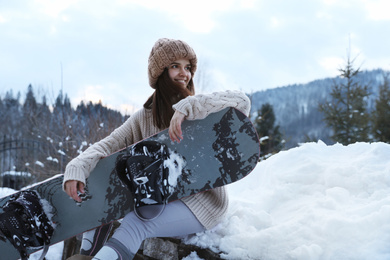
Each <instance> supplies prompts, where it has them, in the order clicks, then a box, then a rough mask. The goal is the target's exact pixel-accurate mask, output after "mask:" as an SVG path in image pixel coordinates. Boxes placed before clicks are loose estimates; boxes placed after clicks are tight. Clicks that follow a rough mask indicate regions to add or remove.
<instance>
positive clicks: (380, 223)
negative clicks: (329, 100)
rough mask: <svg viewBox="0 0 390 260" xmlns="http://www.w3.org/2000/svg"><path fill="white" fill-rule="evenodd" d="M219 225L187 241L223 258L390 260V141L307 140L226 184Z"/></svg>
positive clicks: (263, 259)
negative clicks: (329, 143) (344, 143)
mask: <svg viewBox="0 0 390 260" xmlns="http://www.w3.org/2000/svg"><path fill="white" fill-rule="evenodd" d="M228 190H229V194H230V209H229V212H228V215H227V218H226V219H225V221H224V222H223V223H221V224H220V225H219V226H218V227H216V228H215V229H214V230H212V231H207V232H205V233H202V234H198V235H197V236H193V237H190V238H188V239H187V241H186V242H187V243H193V244H197V245H199V246H202V247H208V248H211V249H216V248H218V250H221V251H223V252H224V254H223V255H222V257H223V258H226V259H262V260H266V259H268V260H271V259H305V260H306V259H311V260H313V259H376V260H380V259H390V145H388V144H384V143H373V144H368V143H357V144H352V145H349V146H342V145H340V144H336V145H333V146H326V145H325V144H324V143H322V142H319V143H307V144H304V145H302V146H301V147H298V148H294V149H291V150H288V151H283V152H280V153H279V154H277V155H274V156H272V157H270V158H269V159H268V160H266V161H263V162H261V163H259V164H258V166H257V167H256V169H255V170H254V171H253V172H252V173H251V174H250V175H249V176H247V177H246V178H245V179H243V180H242V181H239V182H237V183H235V184H231V185H229V186H228Z"/></svg>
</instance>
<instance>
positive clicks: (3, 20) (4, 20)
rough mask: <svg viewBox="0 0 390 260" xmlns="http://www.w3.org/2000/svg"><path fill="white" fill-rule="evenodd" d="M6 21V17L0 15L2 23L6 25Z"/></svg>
mask: <svg viewBox="0 0 390 260" xmlns="http://www.w3.org/2000/svg"><path fill="white" fill-rule="evenodd" d="M6 21H7V20H6V19H5V17H4V16H2V15H0V23H5V22H6Z"/></svg>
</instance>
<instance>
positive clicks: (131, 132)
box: [64, 91, 250, 229]
mask: <svg viewBox="0 0 390 260" xmlns="http://www.w3.org/2000/svg"><path fill="white" fill-rule="evenodd" d="M226 107H234V108H237V109H238V110H240V111H242V112H243V113H245V114H246V115H248V114H249V110H250V101H249V98H248V97H247V96H246V95H245V94H243V93H241V92H238V91H226V92H215V93H212V94H204V95H203V94H202V95H195V96H189V97H187V98H185V99H183V100H181V101H179V102H178V103H177V104H175V105H174V106H173V108H174V109H175V110H178V111H180V112H182V113H183V114H185V115H186V119H188V120H195V119H203V118H205V117H207V115H209V114H211V113H215V112H218V111H220V110H222V109H224V108H226ZM159 131H161V129H158V128H156V127H155V126H154V124H153V118H152V113H151V111H150V110H148V109H144V108H143V109H140V110H139V111H137V112H136V113H134V114H133V115H132V116H131V117H130V118H129V119H128V120H126V122H125V123H124V124H123V125H122V126H120V127H118V128H117V129H115V130H114V131H113V132H112V133H111V134H110V135H109V136H107V137H106V138H104V139H102V140H101V141H99V142H97V143H95V144H93V145H92V146H90V147H89V148H88V149H86V150H85V151H84V152H83V153H82V154H80V155H79V156H77V157H76V158H74V159H73V160H72V161H70V162H69V164H68V165H67V166H66V169H65V174H64V184H65V182H66V181H69V180H77V181H81V182H83V183H84V184H85V183H86V181H85V180H86V178H88V176H89V174H90V172H91V171H92V170H93V169H94V168H95V166H96V164H97V162H98V161H99V160H100V159H101V158H102V157H104V156H107V155H110V154H112V153H114V152H116V151H118V150H120V149H123V148H124V147H125V140H127V143H128V144H132V143H135V142H138V141H140V140H142V139H145V138H147V137H149V136H151V135H154V134H156V133H157V132H159ZM182 201H183V202H184V203H185V204H186V205H187V206H188V208H189V209H190V210H191V211H192V212H193V213H194V215H195V216H196V217H197V219H198V220H199V221H200V222H201V223H202V225H203V226H204V227H205V228H207V229H210V228H212V227H213V226H215V225H216V224H217V223H218V222H219V221H220V220H221V218H222V217H223V216H224V214H225V213H226V211H227V207H228V202H229V201H228V196H227V194H226V190H225V188H224V187H221V188H216V189H213V190H210V191H207V192H203V193H199V194H196V195H193V196H190V197H187V198H184V199H182Z"/></svg>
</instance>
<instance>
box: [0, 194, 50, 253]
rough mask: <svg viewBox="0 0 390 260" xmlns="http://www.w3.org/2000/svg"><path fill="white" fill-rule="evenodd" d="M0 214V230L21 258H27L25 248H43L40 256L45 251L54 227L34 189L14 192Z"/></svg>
mask: <svg viewBox="0 0 390 260" xmlns="http://www.w3.org/2000/svg"><path fill="white" fill-rule="evenodd" d="M3 211H4V212H3V213H1V214H0V231H1V233H3V234H4V236H5V237H6V238H7V239H8V240H9V241H10V242H11V243H12V245H13V246H14V247H15V248H16V249H17V250H18V251H19V253H20V256H21V258H22V260H25V259H28V255H27V250H28V249H30V248H34V249H41V248H44V250H43V252H42V255H41V258H40V259H43V258H44V257H45V255H46V253H47V250H48V249H49V247H48V246H47V245H49V244H50V238H51V236H52V234H53V231H54V228H53V226H52V225H53V224H52V222H51V221H50V220H49V218H48V216H47V215H46V213H45V212H44V210H43V206H42V204H41V202H40V199H39V196H38V194H37V193H36V192H35V191H21V192H19V193H17V194H15V195H14V196H13V197H12V198H11V199H10V200H9V201H8V202H7V203H6V204H5V205H4V207H3Z"/></svg>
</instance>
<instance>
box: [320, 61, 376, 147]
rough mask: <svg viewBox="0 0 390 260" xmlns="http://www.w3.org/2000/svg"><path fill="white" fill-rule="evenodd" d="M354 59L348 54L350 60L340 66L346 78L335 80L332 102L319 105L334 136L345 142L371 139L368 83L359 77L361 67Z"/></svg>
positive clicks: (334, 138)
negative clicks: (358, 66) (341, 80)
mask: <svg viewBox="0 0 390 260" xmlns="http://www.w3.org/2000/svg"><path fill="white" fill-rule="evenodd" d="M353 62H354V60H351V59H350V57H349V55H348V59H347V64H346V65H345V67H344V68H341V69H339V71H340V72H341V74H340V77H341V78H343V79H345V80H344V81H343V82H342V83H340V84H339V85H338V84H336V83H335V84H334V86H333V88H332V92H331V96H332V100H331V101H330V102H326V103H323V104H320V105H319V110H320V111H321V112H323V113H324V120H325V122H326V124H327V125H328V126H329V127H331V128H332V130H333V135H332V139H333V140H334V141H336V142H339V143H342V144H344V145H347V144H351V143H355V142H366V141H369V129H370V125H369V118H370V116H369V113H368V111H367V104H366V103H367V102H366V99H367V97H368V96H369V91H368V86H362V85H360V84H359V82H357V81H356V78H357V75H358V74H359V72H360V70H359V68H358V69H355V68H354V66H353Z"/></svg>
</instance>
